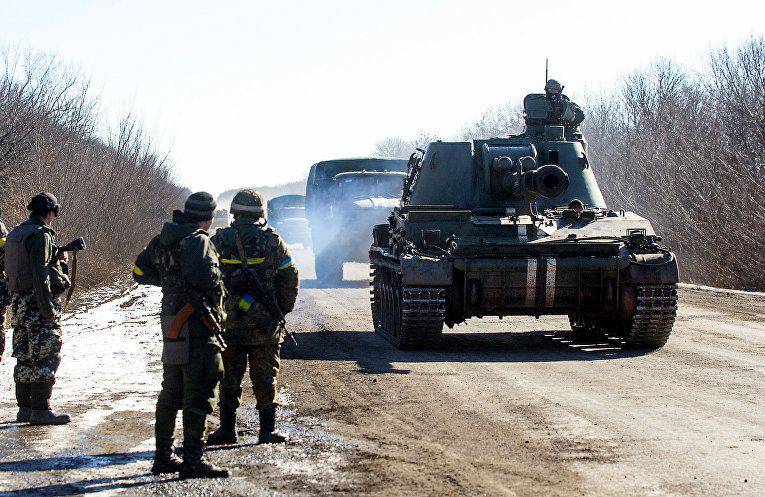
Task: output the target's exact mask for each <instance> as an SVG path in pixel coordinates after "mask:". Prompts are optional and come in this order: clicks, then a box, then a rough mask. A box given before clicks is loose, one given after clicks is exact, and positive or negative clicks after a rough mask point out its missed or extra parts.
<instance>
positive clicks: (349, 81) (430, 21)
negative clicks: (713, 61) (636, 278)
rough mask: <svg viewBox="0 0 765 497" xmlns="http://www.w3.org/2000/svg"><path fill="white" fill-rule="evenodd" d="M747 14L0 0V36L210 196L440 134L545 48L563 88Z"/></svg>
mask: <svg viewBox="0 0 765 497" xmlns="http://www.w3.org/2000/svg"><path fill="white" fill-rule="evenodd" d="M705 4H708V5H707V6H705ZM764 20H765V2H762V1H737V0H728V1H725V2H719V1H717V2H703V1H698V0H697V1H684V2H672V1H669V0H664V1H640V2H621V1H613V0H611V1H602V2H601V1H592V2H588V1H579V2H573V1H568V2H557V1H551V0H548V1H544V2H535V1H526V2H514V1H508V0H496V1H489V0H486V1H480V0H472V1H470V2H468V1H464V0H463V1H458V0H444V1H435V0H428V1H418V0H401V1H364V0H355V1H350V0H348V1H345V0H343V1H341V0H325V1H315V2H308V1H306V2H275V1H269V2H261V1H221V2H213V1H209V0H208V1H204V2H201V1H192V0H175V1H160V0H152V1H148V0H131V1H119V2H118V1H107V0H100V1H95V0H93V1H85V0H79V1H74V0H68V1H59V0H47V1H42V0H40V1H35V0H25V1H20V0H0V41H2V42H3V43H5V44H10V45H17V46H22V47H30V48H32V49H35V50H40V51H45V52H51V53H54V54H57V55H58V56H60V58H62V59H63V60H65V61H67V62H69V63H72V64H74V65H76V66H78V67H80V68H81V69H82V70H83V72H85V73H86V74H88V75H89V76H90V77H91V78H92V80H93V83H94V86H95V88H96V89H97V90H98V92H99V93H100V94H101V96H102V97H103V101H104V104H105V106H106V107H107V109H108V110H109V112H111V113H117V112H122V111H124V110H126V109H129V110H132V111H135V112H136V113H138V114H139V115H140V116H142V117H143V119H144V121H145V123H146V124H147V125H148V127H149V129H151V130H153V131H154V132H155V133H156V134H157V135H158V136H159V137H160V138H161V142H162V144H163V145H164V146H166V147H169V148H170V149H171V154H172V156H173V158H174V161H175V162H176V168H177V175H178V177H179V179H180V180H181V181H182V182H183V183H184V184H185V185H187V186H189V187H190V188H192V189H195V190H196V189H206V190H209V191H211V192H220V191H222V190H224V189H228V188H235V187H238V186H242V185H253V184H273V183H277V182H281V181H287V180H293V179H298V178H300V177H302V176H304V175H305V174H306V171H307V169H308V167H309V166H310V164H312V163H313V162H315V161H318V160H322V159H328V158H334V157H346V156H355V155H368V154H369V153H370V152H371V151H372V149H373V147H374V143H375V142H376V141H377V140H379V139H381V138H383V137H386V136H389V135H413V134H416V133H417V132H418V131H420V130H432V131H436V132H439V133H441V134H442V135H445V136H448V135H450V134H451V133H453V132H455V131H456V130H457V129H458V128H459V127H461V126H462V125H463V124H464V123H465V122H466V121H469V120H471V119H473V118H475V117H476V116H477V115H478V114H480V113H481V111H482V110H484V109H485V108H486V107H489V106H491V105H496V104H500V103H503V102H506V101H508V100H515V99H518V100H520V98H521V97H522V96H523V95H525V94H526V93H529V92H531V91H539V90H541V87H542V85H543V80H544V59H545V57H549V58H550V65H551V74H550V75H551V77H555V78H558V79H560V80H561V81H562V82H563V83H564V84H565V85H566V87H567V92H568V93H573V94H576V93H581V92H582V90H583V89H585V88H587V89H595V88H599V87H601V86H604V85H605V86H607V85H610V84H612V82H613V81H614V78H615V77H617V76H618V75H621V74H624V73H625V72H627V71H629V70H631V69H633V68H635V67H637V66H639V65H640V64H644V63H647V62H648V61H650V60H651V59H652V58H654V57H656V56H672V57H676V58H678V59H680V60H681V61H684V62H687V63H690V64H693V63H697V62H699V60H700V59H701V58H702V56H703V54H704V53H705V52H706V50H707V49H708V48H710V47H716V46H718V45H720V44H722V43H725V42H736V41H738V40H741V39H743V38H745V37H747V36H749V35H751V34H760V33H762V32H763V27H764V26H763V25H764V24H765V21H764ZM585 111H586V109H585Z"/></svg>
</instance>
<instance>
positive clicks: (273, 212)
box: [266, 195, 310, 245]
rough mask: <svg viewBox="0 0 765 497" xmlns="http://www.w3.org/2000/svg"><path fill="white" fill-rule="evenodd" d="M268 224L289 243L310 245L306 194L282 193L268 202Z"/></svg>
mask: <svg viewBox="0 0 765 497" xmlns="http://www.w3.org/2000/svg"><path fill="white" fill-rule="evenodd" d="M266 205H267V211H266V212H267V216H268V224H269V225H271V227H272V228H273V229H275V230H276V232H277V233H279V235H280V236H281V237H282V238H283V239H284V241H285V242H287V243H301V244H303V245H308V241H309V239H310V235H309V232H308V220H307V219H306V217H305V195H280V196H278V197H273V198H271V199H269V200H268V202H267V204H266Z"/></svg>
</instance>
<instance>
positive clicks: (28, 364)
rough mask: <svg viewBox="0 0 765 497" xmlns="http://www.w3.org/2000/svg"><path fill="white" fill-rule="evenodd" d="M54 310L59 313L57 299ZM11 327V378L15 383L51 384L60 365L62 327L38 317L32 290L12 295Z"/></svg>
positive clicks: (59, 302)
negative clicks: (12, 364) (14, 359)
mask: <svg viewBox="0 0 765 497" xmlns="http://www.w3.org/2000/svg"><path fill="white" fill-rule="evenodd" d="M54 308H55V309H56V310H57V311H59V312H60V311H61V301H60V300H59V299H58V298H56V301H55V302H54ZM11 325H12V326H13V357H15V358H16V367H15V368H14V370H13V379H14V380H15V381H16V383H38V382H41V383H51V384H52V383H54V382H55V380H56V370H57V369H58V366H59V364H60V363H61V343H62V341H61V325H60V324H59V323H58V321H46V320H45V318H44V317H43V316H42V314H40V311H39V309H38V307H37V296H36V295H35V292H34V291H33V290H31V291H28V292H25V293H22V294H17V295H14V296H13V300H12V301H11Z"/></svg>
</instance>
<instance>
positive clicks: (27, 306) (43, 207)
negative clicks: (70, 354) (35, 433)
mask: <svg viewBox="0 0 765 497" xmlns="http://www.w3.org/2000/svg"><path fill="white" fill-rule="evenodd" d="M27 209H29V211H30V213H31V214H30V216H29V220H27V221H25V222H23V223H21V224H20V225H18V226H17V227H16V228H14V230H13V231H11V233H10V234H9V235H8V237H7V238H6V243H5V271H6V274H7V280H8V288H9V290H10V291H11V294H12V300H11V313H12V323H11V324H12V325H13V330H14V331H13V357H15V358H16V367H15V368H14V371H13V379H14V380H15V382H16V400H17V402H18V405H19V412H18V415H17V416H16V419H17V420H18V421H19V422H26V421H28V422H30V423H32V424H35V425H61V424H66V423H68V422H69V421H70V418H69V415H68V414H56V413H54V412H53V411H51V409H50V398H51V394H52V392H53V384H54V383H55V382H56V370H57V369H58V366H59V364H60V363H61V325H60V324H59V318H60V316H61V299H60V295H61V294H62V293H64V291H65V290H66V289H67V288H68V287H69V285H70V283H69V278H68V277H67V276H66V274H65V273H64V270H63V268H62V266H61V263H62V262H66V253H65V252H60V251H58V250H57V248H56V245H55V241H56V239H55V237H56V232H55V231H53V229H51V227H50V224H51V222H52V221H53V218H54V217H58V213H59V209H60V207H59V204H58V200H57V199H56V197H55V196H54V195H53V194H51V193H38V194H37V195H35V196H34V197H33V198H32V200H31V202H29V205H28V206H27Z"/></svg>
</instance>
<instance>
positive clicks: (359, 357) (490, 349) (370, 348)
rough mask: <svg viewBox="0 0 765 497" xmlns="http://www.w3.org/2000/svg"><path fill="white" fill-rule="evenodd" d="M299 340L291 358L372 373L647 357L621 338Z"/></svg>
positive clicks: (346, 335)
mask: <svg viewBox="0 0 765 497" xmlns="http://www.w3.org/2000/svg"><path fill="white" fill-rule="evenodd" d="M296 338H297V340H298V343H299V344H300V345H299V346H298V347H295V346H294V345H292V344H286V342H285V347H284V353H283V355H284V358H285V359H298V360H308V361H355V362H356V363H357V364H358V365H359V372H361V373H367V374H391V373H394V374H407V373H409V372H410V371H409V370H407V369H399V368H396V367H394V366H393V364H394V363H419V362H508V363H509V362H555V361H604V360H613V359H622V358H627V357H636V356H641V355H644V354H646V353H647V352H646V351H639V350H625V349H623V348H622V347H621V343H620V341H619V340H618V339H615V338H604V339H603V340H601V341H597V342H579V343H575V342H573V341H571V339H570V338H569V334H567V333H564V332H563V331H531V332H525V333H510V332H503V333H488V332H487V333H460V332H458V333H445V334H444V336H443V340H442V343H441V346H440V347H439V348H438V349H434V350H419V351H405V350H398V349H396V348H395V347H394V346H393V345H391V344H390V343H388V342H387V341H385V340H384V339H383V338H382V337H380V336H378V335H376V334H375V333H373V332H370V331H316V332H306V333H296Z"/></svg>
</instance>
